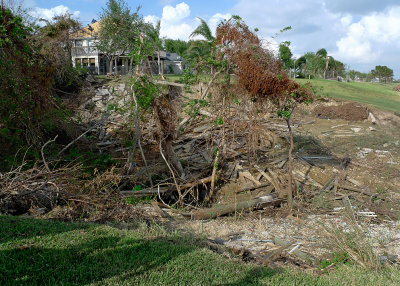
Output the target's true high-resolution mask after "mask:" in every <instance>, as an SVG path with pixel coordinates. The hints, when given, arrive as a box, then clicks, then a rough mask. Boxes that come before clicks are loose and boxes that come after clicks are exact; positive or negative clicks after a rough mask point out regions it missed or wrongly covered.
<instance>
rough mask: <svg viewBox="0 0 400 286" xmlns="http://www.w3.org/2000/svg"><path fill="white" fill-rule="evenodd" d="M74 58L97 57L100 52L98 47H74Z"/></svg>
mask: <svg viewBox="0 0 400 286" xmlns="http://www.w3.org/2000/svg"><path fill="white" fill-rule="evenodd" d="M71 52H72V56H74V57H80V56H90V55H97V54H98V50H97V48H96V47H87V46H86V47H72V51H71Z"/></svg>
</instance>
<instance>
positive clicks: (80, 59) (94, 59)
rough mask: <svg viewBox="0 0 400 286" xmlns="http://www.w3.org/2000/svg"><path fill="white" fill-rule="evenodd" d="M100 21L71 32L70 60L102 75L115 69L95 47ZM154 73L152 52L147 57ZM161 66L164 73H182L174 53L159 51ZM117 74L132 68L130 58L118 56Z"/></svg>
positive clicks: (155, 58) (155, 70)
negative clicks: (111, 68)
mask: <svg viewBox="0 0 400 286" xmlns="http://www.w3.org/2000/svg"><path fill="white" fill-rule="evenodd" d="M100 23H101V22H100V21H98V22H95V21H93V23H92V24H91V25H88V26H87V27H85V28H83V29H81V30H79V31H77V32H75V33H73V34H71V36H70V38H71V41H72V52H71V54H72V62H73V65H74V67H77V66H81V67H84V68H86V69H88V70H90V71H91V72H92V73H93V74H99V75H104V74H107V73H111V72H113V71H114V70H115V67H114V68H113V69H114V70H113V71H111V70H110V63H109V60H108V59H107V57H106V56H105V55H104V54H103V53H101V52H100V51H99V50H98V49H97V48H96V35H97V33H98V32H99V30H100ZM149 60H150V62H151V66H152V71H153V73H154V74H157V73H158V64H157V60H158V55H157V53H154V55H153V58H151V57H150V58H149ZM160 60H161V67H162V68H163V70H164V73H165V74H167V73H174V74H181V73H183V69H184V67H183V64H182V62H183V59H182V58H181V57H180V56H179V55H178V54H176V53H168V52H166V51H160ZM117 69H118V73H119V74H128V73H129V72H131V71H132V69H134V67H133V66H132V65H131V59H130V57H128V56H123V55H122V56H120V57H119V59H118V63H117Z"/></svg>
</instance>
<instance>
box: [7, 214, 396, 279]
mask: <svg viewBox="0 0 400 286" xmlns="http://www.w3.org/2000/svg"><path fill="white" fill-rule="evenodd" d="M202 241H203V240H202V239H200V238H195V237H193V236H190V235H183V234H179V233H177V232H172V233H171V232H167V231H166V230H165V229H164V228H163V227H161V226H158V225H155V224H152V225H147V224H146V223H136V224H132V223H131V224H129V225H121V224H120V225H111V226H107V225H100V224H88V223H64V222H57V221H49V220H42V219H33V218H21V217H10V216H1V215H0V285H152V286H153V285H278V286H279V285H285V286H287V285H307V286H308V285H334V286H337V285H373V286H377V285H385V286H389V285H399V284H398V283H399V281H400V270H399V269H395V268H392V267H388V268H386V269H385V270H383V271H381V272H375V271H372V270H365V269H361V268H359V267H357V266H356V265H342V266H338V268H337V269H335V270H334V271H332V272H330V273H327V274H322V275H320V274H316V273H311V272H304V271H303V272H301V271H298V270H291V269H271V268H268V267H261V266H257V265H254V264H246V263H243V262H240V261H238V260H228V259H226V258H224V257H222V256H221V255H219V254H216V253H214V252H212V251H211V250H209V249H207V248H206V247H204V246H203V243H202Z"/></svg>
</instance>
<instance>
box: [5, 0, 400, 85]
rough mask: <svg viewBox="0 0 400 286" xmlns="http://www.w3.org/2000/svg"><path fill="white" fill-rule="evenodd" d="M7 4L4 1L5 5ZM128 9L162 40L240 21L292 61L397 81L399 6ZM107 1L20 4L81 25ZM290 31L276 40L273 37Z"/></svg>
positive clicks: (288, 3) (206, 3)
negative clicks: (204, 24)
mask: <svg viewBox="0 0 400 286" xmlns="http://www.w3.org/2000/svg"><path fill="white" fill-rule="evenodd" d="M6 1H7V0H6ZM126 2H127V3H128V5H129V6H130V7H132V8H136V7H137V6H138V5H141V6H142V9H141V13H142V15H143V16H145V19H146V20H147V21H149V22H155V21H157V20H161V32H162V35H163V36H165V37H169V38H175V39H176V38H179V39H183V40H187V39H188V36H189V34H190V32H191V31H193V29H194V28H195V27H196V26H197V25H198V21H197V20H196V16H199V17H202V18H204V19H205V20H206V21H208V23H209V24H210V26H211V28H212V29H215V27H216V25H217V24H218V22H219V21H221V20H222V19H224V18H227V17H230V15H234V14H235V15H240V16H241V17H242V18H243V19H244V20H245V21H246V23H247V24H248V25H249V26H250V27H253V28H255V27H257V28H259V30H260V32H259V34H260V36H261V37H263V38H264V39H265V40H266V41H268V42H269V43H270V45H271V47H272V48H276V46H277V44H278V43H279V42H281V41H290V42H291V49H292V51H293V53H294V55H295V56H296V57H298V56H300V55H302V54H304V53H306V52H309V51H312V52H315V51H317V50H318V49H320V48H325V49H327V50H328V52H329V54H330V55H332V56H333V57H334V58H336V59H338V60H340V61H342V62H344V63H345V64H347V65H348V66H349V68H352V69H356V70H360V71H363V72H368V71H369V70H371V69H373V68H374V67H375V66H376V65H387V66H389V67H390V68H392V69H393V70H394V71H395V75H396V77H399V76H400V64H399V63H400V53H399V52H398V51H399V50H400V1H399V0H379V1H377V0H301V1H300V0H231V1H229V0H202V1H194V0H193V1H192V0H184V1H174V0H150V1H149V0H147V1H137V0H135V1H133V0H128V1H126ZM105 3H106V0H64V1H59V0H47V1H45V0H24V5H25V6H27V7H30V8H31V10H32V14H33V15H34V16H37V17H43V18H50V17H51V16H52V15H55V14H57V13H62V12H65V11H69V12H70V13H72V14H74V15H75V16H77V17H78V18H79V19H80V20H81V21H82V23H83V24H84V25H86V24H87V23H88V22H89V21H91V20H92V19H93V18H95V19H97V18H98V14H99V12H100V11H101V8H102V7H104V6H105ZM286 26H292V31H290V32H288V33H285V34H282V35H280V36H279V37H278V38H276V39H271V36H272V35H274V34H275V33H276V32H278V31H279V30H280V29H282V28H284V27H286Z"/></svg>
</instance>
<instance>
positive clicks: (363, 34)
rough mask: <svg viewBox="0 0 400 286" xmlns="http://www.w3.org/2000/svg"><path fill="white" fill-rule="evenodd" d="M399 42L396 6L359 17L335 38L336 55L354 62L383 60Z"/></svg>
mask: <svg viewBox="0 0 400 286" xmlns="http://www.w3.org/2000/svg"><path fill="white" fill-rule="evenodd" d="M399 44H400V7H393V8H389V9H387V10H385V11H383V12H379V13H376V12H375V13H372V14H370V15H368V16H364V17H362V18H361V19H360V20H359V21H358V22H357V23H353V24H351V25H349V26H348V31H347V33H346V35H345V36H344V37H342V38H340V39H339V40H338V41H337V47H338V51H337V52H336V54H337V56H340V57H341V58H343V59H344V60H352V61H356V62H357V63H374V62H375V61H385V55H386V54H390V53H391V51H392V50H394V49H396V48H398V46H399Z"/></svg>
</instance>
